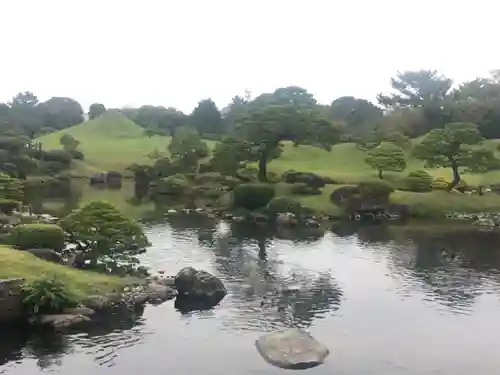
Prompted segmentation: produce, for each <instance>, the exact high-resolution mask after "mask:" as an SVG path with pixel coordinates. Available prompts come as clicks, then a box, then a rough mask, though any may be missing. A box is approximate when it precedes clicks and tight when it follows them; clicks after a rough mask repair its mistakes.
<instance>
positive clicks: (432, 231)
mask: <svg viewBox="0 0 500 375" xmlns="http://www.w3.org/2000/svg"><path fill="white" fill-rule="evenodd" d="M334 231H335V232H336V233H337V230H334ZM338 232H339V233H340V235H342V236H345V235H350V233H357V236H358V238H359V240H360V242H361V243H364V244H367V245H368V246H370V248H371V249H372V251H378V252H383V253H384V255H385V256H386V257H387V264H388V267H389V268H390V269H391V271H392V273H391V274H392V276H393V277H394V278H395V279H396V280H398V282H399V285H400V289H401V290H402V291H406V293H407V294H408V295H410V294H412V293H413V292H414V290H415V288H417V289H420V290H423V291H424V293H425V294H426V300H427V301H431V302H437V303H439V304H440V305H441V306H444V308H445V309H446V310H447V311H450V312H452V313H457V314H467V313H470V312H471V311H472V306H473V304H474V303H475V301H476V299H477V297H478V296H480V295H481V294H484V293H490V292H495V293H499V292H500V253H499V252H498V248H497V245H496V244H497V243H499V241H500V233H498V232H484V231H479V230H477V229H476V228H473V227H458V228H457V227H451V226H437V225H436V226H425V227H422V226H411V225H410V226H401V227H397V226H358V227H350V228H345V227H344V228H341V229H339V230H338ZM381 244H382V245H383V246H376V245H381Z"/></svg>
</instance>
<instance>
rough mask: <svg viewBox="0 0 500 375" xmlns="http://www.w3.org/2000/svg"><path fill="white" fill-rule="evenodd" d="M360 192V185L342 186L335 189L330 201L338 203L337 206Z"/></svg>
mask: <svg viewBox="0 0 500 375" xmlns="http://www.w3.org/2000/svg"><path fill="white" fill-rule="evenodd" d="M359 194H360V190H359V187H358V186H351V185H349V186H342V187H339V188H338V189H335V190H334V191H333V192H332V193H331V194H330V202H332V203H334V204H336V205H337V206H342V204H344V203H345V202H346V201H347V200H349V199H350V198H351V197H353V196H357V195H359Z"/></svg>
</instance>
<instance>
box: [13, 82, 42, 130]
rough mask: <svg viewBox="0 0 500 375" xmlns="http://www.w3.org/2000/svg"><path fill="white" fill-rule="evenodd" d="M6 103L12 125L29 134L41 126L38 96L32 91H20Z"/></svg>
mask: <svg viewBox="0 0 500 375" xmlns="http://www.w3.org/2000/svg"><path fill="white" fill-rule="evenodd" d="M8 104H9V106H10V111H9V112H10V114H9V122H10V123H11V124H12V126H13V127H15V128H18V129H21V130H22V131H23V132H24V133H25V134H28V135H31V134H34V133H35V132H36V131H37V130H38V129H39V128H40V127H41V126H42V119H41V116H40V114H39V111H38V97H37V96H36V95H35V94H33V93H32V92H30V91H25V92H20V93H19V94H17V95H16V96H14V97H13V98H12V101H11V102H10V103H8Z"/></svg>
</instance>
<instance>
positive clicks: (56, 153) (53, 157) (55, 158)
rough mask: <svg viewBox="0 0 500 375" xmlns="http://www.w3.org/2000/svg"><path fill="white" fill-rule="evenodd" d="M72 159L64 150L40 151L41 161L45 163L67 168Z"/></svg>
mask: <svg viewBox="0 0 500 375" xmlns="http://www.w3.org/2000/svg"><path fill="white" fill-rule="evenodd" d="M72 159H73V157H72V156H71V154H70V153H69V152H68V151H65V150H49V151H42V160H43V161H46V162H57V163H61V164H64V165H65V166H66V167H69V165H70V164H71V160H72Z"/></svg>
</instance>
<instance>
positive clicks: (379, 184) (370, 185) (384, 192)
mask: <svg viewBox="0 0 500 375" xmlns="http://www.w3.org/2000/svg"><path fill="white" fill-rule="evenodd" d="M358 187H359V192H360V195H361V196H362V197H366V198H368V197H389V195H390V194H391V193H392V192H393V191H394V187H393V186H392V184H391V183H390V182H387V181H384V180H372V181H364V182H360V183H359V184H358Z"/></svg>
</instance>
